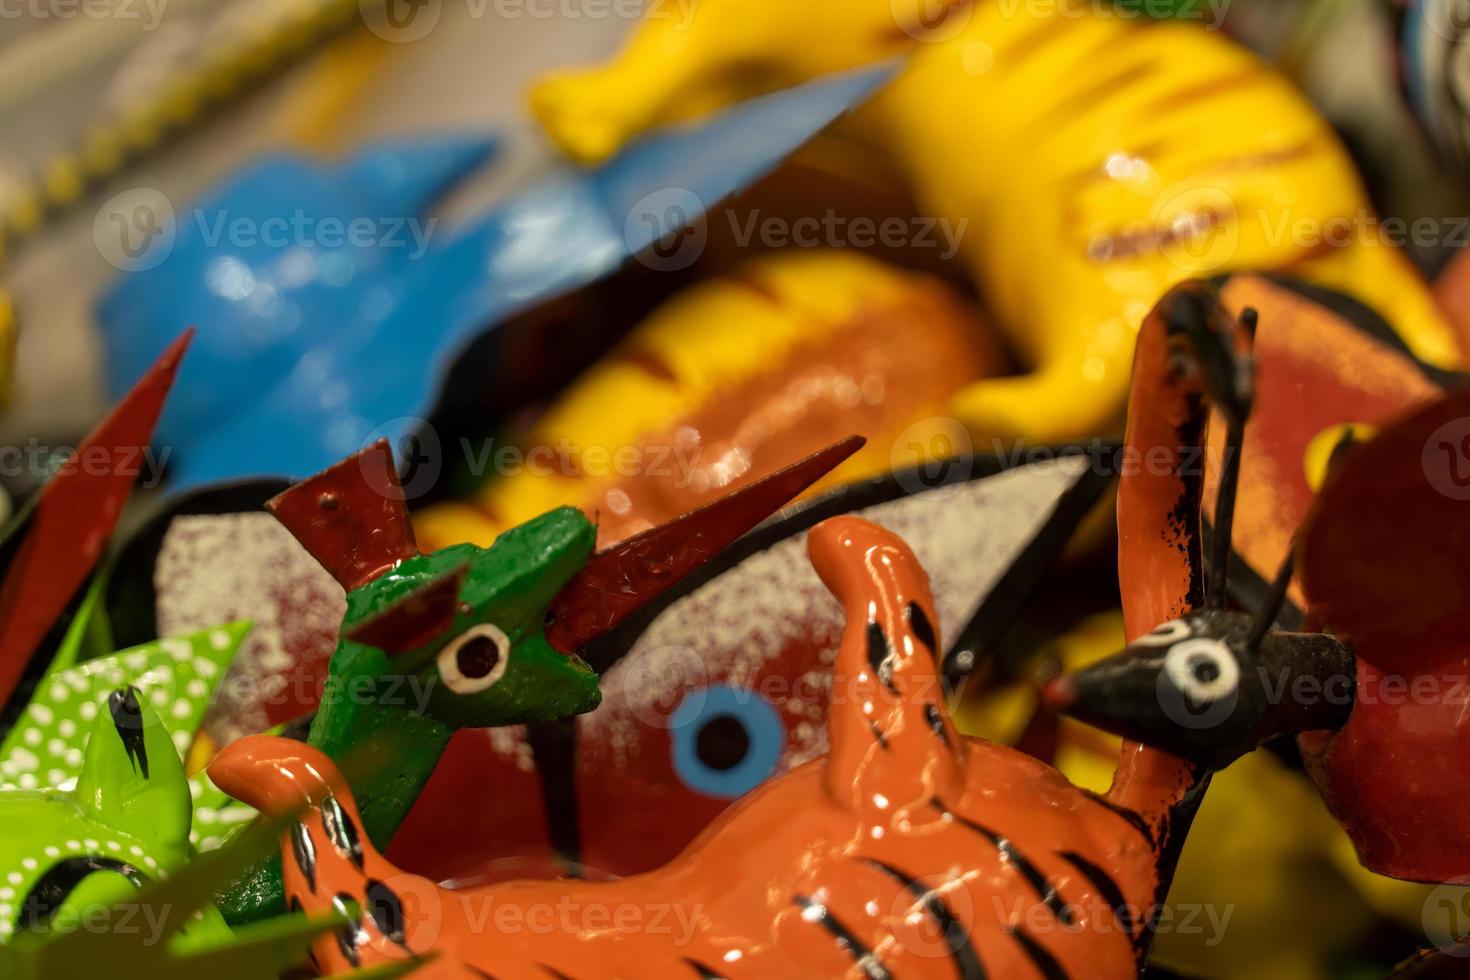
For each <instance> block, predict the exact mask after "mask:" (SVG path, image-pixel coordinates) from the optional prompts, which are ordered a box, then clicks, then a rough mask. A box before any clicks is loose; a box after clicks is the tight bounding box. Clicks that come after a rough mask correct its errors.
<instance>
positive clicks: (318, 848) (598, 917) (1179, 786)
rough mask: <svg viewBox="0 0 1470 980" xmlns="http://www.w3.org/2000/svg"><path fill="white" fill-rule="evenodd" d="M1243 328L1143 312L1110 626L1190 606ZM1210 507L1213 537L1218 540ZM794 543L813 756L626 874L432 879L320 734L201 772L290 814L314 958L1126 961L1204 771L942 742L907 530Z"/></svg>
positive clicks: (949, 732) (944, 734) (1098, 967)
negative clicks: (813, 664) (384, 826)
mask: <svg viewBox="0 0 1470 980" xmlns="http://www.w3.org/2000/svg"><path fill="white" fill-rule="evenodd" d="M1249 323H1250V319H1249V318H1246V319H1245V321H1244V322H1242V321H1238V320H1236V319H1234V318H1232V317H1230V316H1228V315H1227V314H1226V313H1225V312H1224V309H1223V308H1222V307H1221V306H1220V305H1219V303H1218V301H1217V300H1216V299H1215V297H1214V296H1213V295H1212V294H1211V293H1209V292H1208V291H1206V290H1205V289H1203V288H1202V287H1198V286H1194V285H1188V286H1184V287H1180V288H1179V289H1177V290H1175V291H1174V292H1172V293H1171V294H1170V295H1169V296H1167V297H1165V300H1164V301H1163V302H1162V303H1161V304H1160V306H1159V307H1158V308H1157V309H1156V310H1155V312H1154V314H1153V315H1151V316H1150V317H1149V319H1148V320H1147V322H1146V324H1145V328H1144V332H1143V341H1142V342H1141V344H1140V351H1139V366H1138V368H1137V371H1136V378H1137V381H1136V385H1137V387H1136V389H1135V408H1136V412H1135V417H1134V418H1133V420H1132V422H1133V424H1132V426H1131V428H1130V446H1131V447H1132V448H1133V449H1134V450H1135V451H1140V450H1142V449H1143V448H1145V447H1150V448H1153V449H1154V450H1155V451H1154V453H1153V454H1152V455H1151V456H1150V457H1149V458H1150V459H1151V461H1152V462H1151V465H1150V466H1147V467H1134V468H1130V469H1128V470H1126V471H1125V473H1124V476H1123V487H1122V490H1121V492H1120V517H1121V518H1123V525H1124V548H1123V551H1122V564H1123V578H1124V580H1125V583H1127V584H1130V585H1133V586H1137V588H1135V589H1132V590H1130V592H1129V593H1128V599H1129V609H1128V615H1129V622H1130V626H1131V625H1132V624H1133V623H1136V622H1139V621H1146V622H1148V623H1149V624H1150V626H1151V625H1152V624H1153V623H1156V622H1158V621H1160V620H1161V618H1167V616H1156V615H1155V614H1156V613H1169V614H1171V615H1181V614H1187V613H1188V612H1189V611H1190V610H1191V609H1192V608H1193V606H1195V605H1196V604H1198V603H1200V602H1202V601H1204V596H1203V593H1202V590H1201V588H1200V584H1201V582H1202V581H1203V579H1202V574H1201V573H1202V569H1201V568H1200V567H1199V566H1200V562H1199V561H1198V558H1199V555H1200V551H1201V547H1200V544H1201V535H1200V520H1199V510H1200V502H1201V499H1202V489H1201V485H1202V482H1203V467H1202V466H1200V465H1199V461H1200V458H1201V453H1202V446H1203V439H1204V435H1205V428H1206V422H1207V419H1208V415H1209V412H1208V402H1210V401H1212V402H1214V404H1215V405H1216V406H1217V407H1218V408H1219V409H1220V411H1221V413H1222V415H1223V416H1224V417H1225V418H1226V420H1227V423H1228V425H1229V427H1230V429H1231V432H1232V434H1233V435H1238V433H1239V432H1240V430H1241V427H1242V426H1243V424H1244V418H1245V413H1246V412H1247V411H1248V409H1249V405H1250V390H1251V389H1250V386H1251V375H1250V360H1249V355H1248V352H1247V351H1248V345H1249V330H1248V329H1247V326H1248V325H1249ZM1232 441H1233V440H1232ZM1160 453H1163V455H1164V457H1166V458H1161V456H1160ZM1236 455H1237V457H1238V454H1236ZM1226 502H1227V503H1228V495H1227V497H1226ZM1225 511H1228V507H1226V508H1225ZM1225 524H1226V525H1227V526H1226V527H1224V528H1222V532H1223V534H1224V536H1225V537H1224V541H1223V543H1222V550H1220V551H1217V554H1224V553H1228V547H1229V542H1228V519H1227V520H1226V521H1225ZM1145 526H1147V527H1149V528H1151V529H1152V530H1151V531H1150V532H1149V533H1146V534H1143V533H1140V529H1141V528H1143V527H1145ZM808 548H809V551H810V555H811V558H812V561H813V564H814V565H815V566H816V568H817V571H818V573H819V574H820V576H821V578H822V580H823V582H824V583H825V584H826V586H827V587H828V588H829V589H830V590H831V591H832V592H833V594H834V595H835V596H836V597H837V599H838V600H839V602H840V603H841V605H842V606H843V609H844V613H845V616H846V626H845V628H844V632H843V636H842V642H841V648H840V651H839V653H838V660H837V664H836V666H835V682H834V688H833V703H832V706H831V709H830V713H829V720H828V724H829V729H830V743H831V750H830V752H829V753H828V754H827V755H826V756H824V757H822V758H819V759H816V760H813V761H812V762H810V763H807V764H805V765H803V766H800V767H798V768H797V769H795V770H793V771H792V772H790V773H788V774H787V775H785V776H782V777H780V778H778V779H775V780H772V781H771V782H769V783H766V784H765V785H763V786H762V787H760V788H759V789H757V790H756V791H755V792H753V793H752V794H751V795H750V796H748V797H746V798H745V799H744V800H742V801H741V802H740V803H739V804H737V805H736V806H734V807H733V808H731V809H730V810H728V811H726V812H725V813H724V814H723V815H721V817H720V818H719V819H718V820H717V821H716V822H715V823H714V824H713V825H712V826H711V827H710V828H709V830H708V831H706V833H705V834H704V835H702V836H701V837H700V838H698V839H697V840H696V841H695V842H694V843H693V844H691V845H690V847H689V849H688V850H686V851H685V852H684V853H683V854H682V855H681V856H680V857H678V858H676V859H675V860H674V861H673V862H671V863H670V864H668V865H666V866H664V867H663V868H661V869H658V870H655V871H652V872H649V873H647V874H642V875H636V876H633V877H630V878H626V879H622V880H620V881H616V882H610V883H588V882H577V881H552V882H539V883H538V882H512V883H507V884H496V885H489V886H485V887H482V888H475V889H466V890H461V891H450V890H446V889H442V888H440V886H438V885H437V884H435V883H433V882H431V881H429V880H427V879H424V878H421V877H418V876H414V875H409V874H405V873H403V872H401V871H399V870H398V869H397V868H396V867H394V866H393V865H391V864H390V863H388V861H387V860H386V859H384V858H383V857H382V856H381V855H380V854H378V853H377V852H376V851H375V850H373V849H372V847H371V846H370V845H369V844H368V843H367V841H366V839H365V837H366V835H365V834H363V833H361V832H360V829H359V826H360V825H359V819H358V815H357V808H356V805H355V803H354V802H353V797H352V792H351V789H350V788H349V787H348V785H347V784H346V782H345V780H344V779H343V778H342V776H341V775H340V773H339V772H338V771H337V769H336V768H335V766H333V764H332V763H331V761H330V760H329V759H327V758H326V757H325V756H323V755H322V754H321V753H319V752H317V751H315V750H314V749H312V748H310V747H308V746H303V745H300V744H298V743H295V742H291V741H286V740H282V739H274V738H269V737H265V736H256V737H252V738H249V739H246V740H243V741H240V742H237V743H235V744H234V745H232V746H230V747H229V748H227V749H226V750H225V751H224V752H222V753H221V754H220V755H219V756H218V757H217V758H216V760H215V762H214V763H213V765H212V766H211V768H210V775H211V777H212V778H213V779H214V780H215V781H216V782H217V783H218V784H219V785H220V786H221V788H223V789H225V790H226V791H227V792H229V793H231V794H232V795H235V796H237V797H239V798H240V799H243V800H245V801H247V802H249V803H252V804H254V805H257V806H260V807H261V808H263V809H265V810H267V811H272V812H286V813H290V812H295V811H298V810H300V809H301V808H303V807H305V808H306V809H305V811H304V815H303V816H302V817H301V818H300V820H299V822H298V824H297V825H296V826H295V827H294V828H293V830H291V831H290V832H288V833H287V834H285V835H284V838H283V842H282V852H283V863H284V865H285V875H286V877H285V881H286V888H287V892H288V895H289V897H290V900H291V902H292V904H293V906H295V905H299V906H300V907H302V908H303V909H306V910H308V911H320V910H325V909H331V908H337V909H339V910H350V909H351V908H352V904H353V903H356V906H357V907H358V908H360V909H361V910H362V911H361V914H360V916H359V917H358V918H357V919H356V921H355V922H353V923H352V924H350V925H348V926H347V927H345V928H343V929H342V930H341V931H340V932H338V933H337V934H335V935H334V936H331V937H328V938H327V939H324V940H320V941H318V943H317V945H316V947H315V950H314V953H315V956H316V960H317V965H318V966H319V967H320V968H322V969H323V970H324V971H329V972H331V971H337V970H341V969H345V968H347V967H349V966H353V965H362V966H369V965H373V964H378V963H383V962H385V961H389V960H393V959H401V958H403V957H405V956H408V955H412V954H433V955H434V957H435V958H434V959H432V960H431V961H429V962H428V963H427V964H426V966H425V967H424V974H423V975H424V976H426V977H484V976H491V975H493V976H496V977H500V978H505V977H520V976H535V977H544V976H548V975H549V976H582V977H585V976H639V977H663V976H669V977H688V976H704V977H737V976H797V975H801V976H805V975H861V976H866V977H869V978H886V977H891V976H905V977H908V976H913V977H920V976H932V977H944V978H950V977H953V976H955V975H956V974H958V975H960V976H962V977H965V978H976V977H985V976H994V977H1023V976H1038V975H1039V976H1042V977H1047V978H1052V977H1065V976H1098V977H1128V976H1134V975H1136V973H1137V972H1138V971H1139V969H1140V967H1141V965H1142V963H1143V962H1144V958H1145V957H1146V955H1147V949H1148V944H1149V938H1150V935H1151V932H1150V926H1151V923H1152V920H1153V917H1154V916H1155V915H1156V914H1157V910H1158V903H1159V902H1160V901H1161V900H1162V898H1163V896H1164V894H1165V892H1166V891H1167V886H1168V882H1169V879H1170V877H1171V872H1172V866H1173V862H1174V859H1175V857H1176V855H1177V850H1178V846H1179V844H1180V843H1181V841H1182V839H1183V835H1184V833H1185V831H1186V830H1187V827H1188V824H1189V821H1190V819H1191V817H1192V815H1193V812H1194V809H1195V807H1196V805H1197V803H1198V799H1199V795H1200V793H1201V792H1202V790H1203V787H1204V777H1205V771H1206V770H1205V769H1204V768H1203V767H1196V766H1194V765H1191V764H1190V763H1188V762H1185V761H1183V760H1181V759H1179V758H1176V757H1174V756H1170V755H1165V754H1162V753H1160V752H1157V751H1155V750H1152V749H1148V748H1145V747H1143V746H1141V745H1138V744H1135V743H1127V744H1125V746H1124V750H1123V757H1122V760H1121V763H1120V766H1119V771H1118V773H1117V778H1116V780H1115V783H1114V786H1113V788H1112V790H1111V791H1110V792H1109V793H1108V794H1107V795H1105V796H1097V795H1094V794H1091V793H1088V792H1086V791H1084V790H1081V789H1079V788H1077V787H1076V786H1074V785H1073V784H1071V783H1070V782H1068V781H1067V780H1066V778H1065V777H1063V776H1062V775H1061V774H1060V773H1058V772H1057V771H1056V770H1054V769H1052V768H1051V767H1050V766H1047V765H1046V764H1044V763H1041V762H1038V761H1036V760H1035V759H1032V758H1031V757H1029V756H1027V755H1025V754H1023V753H1021V752H1018V751H1016V750H1013V749H1009V748H1006V747H1003V746H999V745H995V744H991V743H988V742H983V741H980V740H976V739H966V738H962V737H961V736H960V735H959V734H958V733H957V731H956V730H955V728H954V726H953V724H952V722H951V721H950V718H949V714H948V711H947V709H946V706H945V704H944V688H943V686H942V684H941V683H940V676H941V664H940V662H939V652H938V651H940V650H942V649H943V648H942V645H941V642H940V638H939V636H938V635H937V631H936V629H935V627H934V623H935V622H936V615H935V612H934V608H933V604H932V599H931V596H930V591H929V584H928V580H927V578H926V576H925V574H924V572H923V570H922V569H921V568H920V567H919V565H918V562H917V560H916V559H915V557H914V555H913V553H912V551H911V550H910V549H909V548H908V546H907V545H906V544H904V542H903V541H901V540H900V539H899V538H898V537H897V536H895V535H894V534H892V533H891V532H888V531H885V530H883V529H881V528H879V527H877V526H876V525H874V524H871V523H869V522H867V521H864V520H861V519H858V518H853V517H837V518H832V519H830V520H828V521H826V522H824V523H822V524H820V525H818V526H817V527H815V528H814V529H813V530H812V531H811V533H810V535H809V538H808ZM1145 577H1148V578H1149V581H1147V582H1145V581H1143V579H1144V578H1145ZM1216 584H1217V585H1223V582H1217V583H1216ZM1145 585H1146V586H1147V587H1146V588H1144V587H1143V586H1145ZM634 915H637V916H641V917H644V918H640V919H639V921H637V922H632V921H631V917H632V916H634ZM653 915H660V916H662V919H661V922H662V923H663V928H659V929H655V928H653V925H654V923H653V922H652V921H651V919H649V918H648V917H651V916H653Z"/></svg>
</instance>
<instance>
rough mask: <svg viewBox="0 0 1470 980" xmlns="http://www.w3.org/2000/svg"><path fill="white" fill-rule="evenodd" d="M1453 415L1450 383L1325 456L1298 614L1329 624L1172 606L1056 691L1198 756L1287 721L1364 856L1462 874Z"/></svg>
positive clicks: (1266, 733)
mask: <svg viewBox="0 0 1470 980" xmlns="http://www.w3.org/2000/svg"><path fill="white" fill-rule="evenodd" d="M1467 418H1470V393H1465V392H1456V393H1454V394H1451V395H1448V396H1446V397H1444V398H1442V399H1440V400H1438V401H1435V402H1433V403H1431V404H1429V405H1426V406H1423V407H1421V408H1419V409H1417V410H1415V411H1414V412H1412V413H1411V414H1410V415H1408V416H1407V417H1406V418H1403V419H1401V420H1400V421H1399V422H1397V423H1396V424H1393V425H1391V426H1389V427H1387V428H1385V429H1384V430H1383V431H1382V432H1381V433H1379V434H1378V435H1377V436H1376V437H1375V438H1373V439H1372V440H1370V441H1368V442H1366V443H1363V444H1361V445H1355V446H1351V447H1345V448H1344V450H1343V451H1342V453H1341V454H1340V456H1341V460H1340V462H1339V463H1338V464H1337V465H1336V466H1335V467H1334V468H1333V471H1332V472H1331V474H1330V475H1329V476H1328V479H1327V482H1326V484H1325V485H1324V486H1323V489H1322V491H1321V493H1320V494H1319V495H1318V499H1317V501H1316V503H1315V505H1314V507H1313V510H1312V512H1311V514H1310V516H1309V518H1308V521H1307V524H1306V527H1305V528H1304V529H1303V530H1302V532H1301V537H1300V543H1299V547H1298V554H1297V558H1298V560H1299V562H1300V567H1301V577H1302V587H1303V591H1304V593H1305V596H1306V601H1307V614H1308V618H1309V620H1310V621H1312V622H1317V623H1320V624H1322V625H1323V626H1325V627H1326V628H1328V629H1330V630H1331V631H1332V633H1331V635H1326V634H1290V633H1268V632H1267V631H1266V630H1265V628H1264V626H1263V625H1262V622H1263V620H1262V618H1261V617H1258V618H1257V620H1256V625H1255V628H1253V629H1250V628H1246V627H1245V626H1244V625H1243V623H1242V621H1243V620H1244V617H1242V616H1240V615H1238V614H1228V613H1218V614H1215V615H1214V616H1213V617H1212V618H1210V619H1207V620H1202V619H1200V618H1198V617H1196V618H1194V619H1185V620H1177V621H1173V622H1170V623H1167V624H1165V625H1164V626H1161V627H1159V628H1158V630H1156V631H1155V632H1154V633H1153V634H1150V635H1149V636H1146V637H1143V638H1141V639H1140V640H1138V641H1136V642H1135V645H1134V646H1132V647H1130V648H1129V649H1128V650H1126V651H1124V652H1123V653H1121V654H1119V655H1118V656H1117V657H1116V658H1114V659H1111V660H1109V661H1105V662H1103V663H1102V664H1100V665H1098V666H1096V667H1093V668H1090V669H1088V670H1085V671H1082V672H1081V673H1079V674H1077V675H1076V676H1074V677H1071V678H1067V679H1064V680H1062V681H1060V682H1058V684H1059V690H1057V691H1055V692H1054V695H1055V699H1056V700H1057V701H1058V702H1060V703H1064V704H1067V705H1069V707H1068V710H1069V711H1070V713H1072V714H1074V715H1076V716H1078V717H1080V718H1083V719H1085V720H1088V721H1090V722H1092V723H1093V724H1097V725H1100V726H1101V727H1105V728H1108V729H1110V730H1113V731H1118V732H1123V733H1125V734H1128V735H1130V736H1131V737H1135V738H1138V739H1140V740H1143V741H1146V742H1147V743H1149V744H1151V745H1154V746H1158V747H1160V748H1163V749H1166V750H1168V751H1171V752H1174V753H1177V754H1179V755H1182V756H1185V757H1187V758H1190V759H1192V760H1194V761H1195V762H1197V763H1200V764H1210V765H1212V766H1223V765H1226V764H1228V763H1229V762H1230V761H1231V760H1233V759H1234V758H1237V757H1238V756H1240V755H1241V754H1243V753H1245V752H1248V751H1250V750H1251V749H1253V748H1255V747H1256V746H1257V745H1259V744H1261V743H1262V742H1264V741H1267V740H1268V739H1270V738H1273V737H1277V736H1283V735H1297V736H1298V744H1299V746H1300V748H1301V751H1302V755H1303V758H1304V759H1305V760H1306V763H1307V770H1308V772H1309V773H1310V774H1311V776H1312V778H1313V780H1314V782H1315V783H1316V784H1317V787H1318V789H1319V790H1320V791H1321V793H1322V796H1323V799H1324V800H1325V801H1326V802H1327V805H1328V807H1329V808H1330V809H1331V810H1332V812H1333V814H1334V815H1335V816H1337V817H1338V819H1339V820H1340V821H1341V822H1342V824H1343V826H1344V828H1345V829H1346V830H1347V832H1348V835H1349V836H1350V837H1351V838H1352V841H1353V844H1354V846H1355V848H1356V849H1357V853H1358V856H1359V859H1360V860H1361V861H1362V862H1363V864H1364V865H1365V866H1366V867H1368V868H1369V869H1370V870H1373V871H1376V872H1378V873H1380V874H1386V875H1390V876H1392V877H1397V878H1406V879H1410V880H1414V881H1426V882H1443V881H1450V880H1457V881H1458V880H1460V879H1462V878H1463V876H1464V875H1465V874H1466V873H1467V872H1470V862H1467V859H1466V857H1465V854H1464V847H1463V845H1464V843H1465V841H1466V840H1470V809H1467V808H1466V806H1465V804H1464V801H1463V799H1462V798H1461V794H1459V793H1458V792H1457V791H1456V788H1455V784H1454V773H1455V771H1456V765H1457V763H1456V760H1457V759H1458V757H1459V756H1460V755H1461V754H1462V749H1463V746H1464V744H1465V731H1466V725H1467V722H1466V711H1465V705H1466V703H1467V701H1470V694H1467V692H1466V691H1465V685H1464V683H1463V677H1464V669H1465V664H1466V662H1467V661H1466V656H1467V655H1466V652H1465V645H1464V641H1463V640H1462V639H1461V637H1462V636H1463V634H1464V628H1463V627H1464V624H1463V622H1462V621H1463V619H1464V613H1463V611H1462V610H1463V608H1464V597H1465V595H1466V594H1467V592H1470V576H1467V574H1466V571H1465V563H1464V555H1465V551H1464V548H1465V545H1466V543H1467V541H1466V536H1467V533H1470V532H1467V530H1466V528H1467V526H1470V525H1467V522H1466V514H1467V506H1470V504H1467V501H1470V494H1467V493H1465V491H1464V487H1465V486H1466V484H1467V483H1470V480H1467V479H1466V476H1465V472H1466V470H1467V469H1470V460H1467V457H1466V455H1465V441H1464V440H1465V435H1466V427H1467V423H1466V419H1467ZM1384 514H1393V515H1395V518H1396V519H1395V520H1394V521H1381V520H1377V519H1376V518H1377V517H1378V516H1379V515H1384ZM1290 569H1291V565H1290V564H1288V565H1287V567H1286V568H1285V569H1284V570H1283V574H1282V576H1281V578H1280V579H1279V580H1278V583H1277V589H1276V592H1277V595H1278V596H1280V595H1281V594H1283V593H1284V586H1285V581H1286V576H1287V574H1289V572H1290ZM1266 618H1267V619H1268V618H1269V616H1267V617H1266ZM1345 644H1347V645H1345ZM1171 699H1173V700H1171ZM1171 704H1174V705H1176V707H1182V708H1183V709H1185V710H1182V711H1171V710H1169V706H1170V705H1171Z"/></svg>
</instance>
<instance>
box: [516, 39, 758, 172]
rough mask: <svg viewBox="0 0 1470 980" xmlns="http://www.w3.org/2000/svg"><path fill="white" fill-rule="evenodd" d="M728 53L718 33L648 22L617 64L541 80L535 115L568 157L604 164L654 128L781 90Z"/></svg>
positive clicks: (534, 90)
mask: <svg viewBox="0 0 1470 980" xmlns="http://www.w3.org/2000/svg"><path fill="white" fill-rule="evenodd" d="M721 48H722V45H721V44H720V35H719V33H718V32H715V31H710V30H686V29H681V27H680V25H679V23H678V21H677V20H675V19H674V18H673V17H672V16H671V17H669V18H665V19H655V20H647V21H645V22H643V24H641V25H640V27H639V29H638V30H636V31H635V32H634V34H633V36H632V38H631V39H630V41H629V42H628V45H627V46H626V47H625V48H624V49H623V50H622V51H621V52H620V53H619V54H618V55H617V56H616V57H615V58H613V59H612V60H610V61H607V62H605V63H603V64H600V65H596V66H593V67H587V68H573V69H567V70H564V71H558V72H553V73H551V74H549V75H546V76H545V77H544V78H542V79H541V80H540V81H539V82H537V83H536V84H535V85H534V86H533V87H532V88H531V92H530V103H531V111H532V112H533V113H534V114H535V116H536V118H537V119H538V120H539V121H540V123H541V125H542V126H543V127H544V128H545V130H546V132H547V134H548V135H549V136H550V137H551V140H552V142H553V143H555V144H556V145H557V147H558V148H559V149H560V150H561V151H562V152H563V153H565V154H566V155H567V156H569V157H571V158H572V159H574V160H577V161H579V162H581V163H589V164H590V163H599V162H601V161H603V160H605V159H607V158H608V157H610V156H612V155H613V154H614V153H616V152H617V151H618V150H619V149H621V148H622V146H623V144H625V143H627V142H628V141H630V140H632V139H633V138H634V137H635V136H637V135H638V134H640V133H642V132H644V131H646V130H648V129H651V128H653V127H656V126H658V125H661V124H664V123H668V122H674V121H677V120H683V119H692V118H698V117H700V116H702V115H705V114H707V113H709V112H711V111H713V110H715V109H719V108H722V107H723V106H726V105H729V104H731V103H734V102H738V101H740V100H741V99H742V98H746V97H748V96H751V95H755V94H758V93H759V92H760V91H761V90H762V89H763V88H774V87H777V86H774V85H772V86H762V85H759V84H758V80H757V78H756V73H755V72H752V71H749V70H748V69H747V70H743V71H742V70H740V69H739V68H738V65H737V62H738V61H739V59H738V58H736V57H734V56H733V55H732V54H731V53H730V52H728V51H724V50H721Z"/></svg>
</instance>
